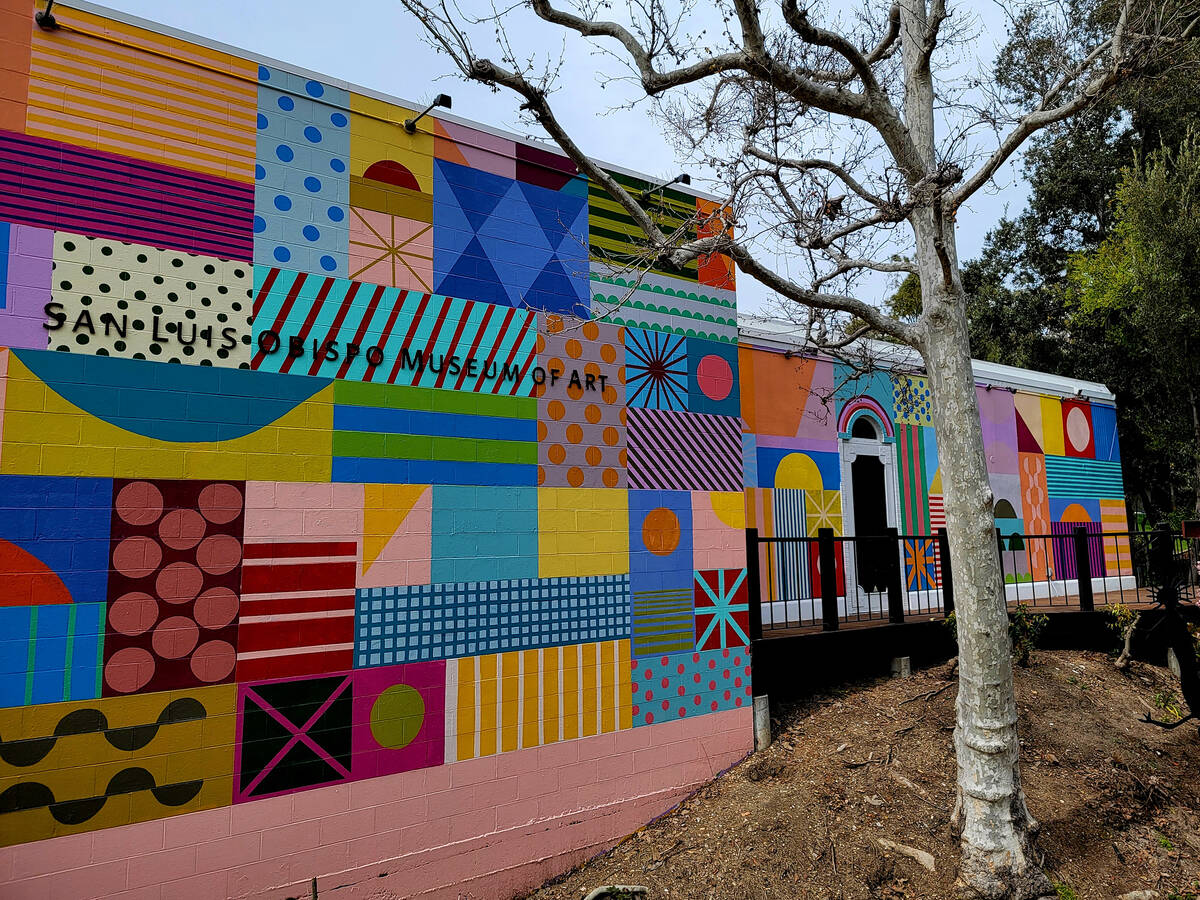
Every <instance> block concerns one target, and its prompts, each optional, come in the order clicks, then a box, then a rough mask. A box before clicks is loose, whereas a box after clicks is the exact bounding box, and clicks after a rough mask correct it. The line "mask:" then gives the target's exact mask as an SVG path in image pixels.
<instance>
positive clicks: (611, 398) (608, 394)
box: [601, 384, 617, 406]
mask: <svg viewBox="0 0 1200 900" xmlns="http://www.w3.org/2000/svg"><path fill="white" fill-rule="evenodd" d="M601 396H602V397H604V402H605V403H607V404H609V405H610V406H611V405H612V404H614V403H616V402H617V389H616V388H615V387H613V386H612V385H611V384H606V385H605V386H604V391H603V393H602V394H601Z"/></svg>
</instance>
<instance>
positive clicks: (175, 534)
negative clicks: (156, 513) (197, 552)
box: [158, 509, 208, 550]
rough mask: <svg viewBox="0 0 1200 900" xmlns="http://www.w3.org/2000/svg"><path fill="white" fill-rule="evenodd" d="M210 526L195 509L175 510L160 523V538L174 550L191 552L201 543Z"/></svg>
mask: <svg viewBox="0 0 1200 900" xmlns="http://www.w3.org/2000/svg"><path fill="white" fill-rule="evenodd" d="M207 528H208V526H207V525H206V524H205V523H204V517H203V516H201V515H200V513H198V512H196V511H195V510H194V509H173V510H171V511H170V512H169V513H167V514H166V515H165V516H163V517H162V521H161V522H159V523H158V536H159V537H160V538H162V542H163V543H164V544H166V545H167V546H168V547H170V548H171V549H172V550H190V549H191V548H192V547H195V546H196V545H197V544H198V543H200V538H202V537H204V532H205V530H206V529H207Z"/></svg>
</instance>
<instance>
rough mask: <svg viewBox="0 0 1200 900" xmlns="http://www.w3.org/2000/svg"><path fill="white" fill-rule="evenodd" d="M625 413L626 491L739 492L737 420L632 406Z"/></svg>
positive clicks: (739, 466)
mask: <svg viewBox="0 0 1200 900" xmlns="http://www.w3.org/2000/svg"><path fill="white" fill-rule="evenodd" d="M625 413H626V416H627V417H628V419H627V423H628V445H627V446H628V451H629V455H628V472H629V486H630V487H631V488H634V489H652V490H667V491H741V489H742V420H741V419H739V418H736V417H734V416H714V415H710V414H708V413H691V412H680V411H677V410H672V409H640V408H638V407H633V406H631V407H630V408H629V409H627V410H626V411H625Z"/></svg>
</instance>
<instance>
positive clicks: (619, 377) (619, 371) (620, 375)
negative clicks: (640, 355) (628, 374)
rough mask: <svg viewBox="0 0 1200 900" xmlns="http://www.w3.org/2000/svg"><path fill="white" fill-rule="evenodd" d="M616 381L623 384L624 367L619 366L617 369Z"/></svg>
mask: <svg viewBox="0 0 1200 900" xmlns="http://www.w3.org/2000/svg"><path fill="white" fill-rule="evenodd" d="M617 381H619V382H621V384H624V383H625V367H624V366H621V368H619V369H617Z"/></svg>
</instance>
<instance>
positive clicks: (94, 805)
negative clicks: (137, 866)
mask: <svg viewBox="0 0 1200 900" xmlns="http://www.w3.org/2000/svg"><path fill="white" fill-rule="evenodd" d="M202 787H204V779H202V778H201V779H197V780H195V781H181V782H178V783H176V784H163V785H159V784H157V783H155V780H154V776H153V775H151V774H150V773H149V772H147V771H146V770H145V769H143V768H140V767H136V766H135V767H131V768H128V769H122V770H121V771H120V772H118V773H117V774H116V775H114V776H113V777H112V778H110V779H109V780H108V787H107V788H106V789H105V791H104V794H103V795H102V796H99V797H82V798H80V799H78V800H63V801H61V802H57V801H55V799H54V791H52V790H51V789H50V788H48V787H47V786H46V785H44V784H42V783H41V782H40V781H22V782H21V783H20V784H14V785H12V786H11V787H9V788H7V789H6V790H5V791H4V792H3V793H0V813H13V812H25V811H26V810H30V809H41V808H42V807H49V809H50V815H52V816H54V818H55V820H57V821H58V822H59V823H61V824H63V825H81V824H83V823H84V822H86V821H87V820H88V819H90V818H92V816H94V815H96V813H98V812H100V810H102V809H103V808H104V804H105V803H107V802H108V798H109V797H115V796H117V795H119V794H132V793H134V792H136V791H147V790H148V791H150V793H152V794H154V799H155V800H157V801H158V802H159V803H161V804H162V805H163V806H183V805H184V804H185V803H187V802H188V801H189V800H192V799H193V798H194V797H195V796H196V795H197V794H199V793H200V789H201V788H202Z"/></svg>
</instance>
